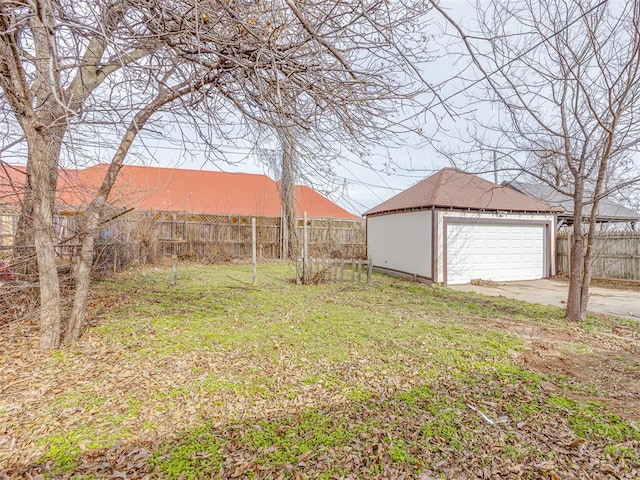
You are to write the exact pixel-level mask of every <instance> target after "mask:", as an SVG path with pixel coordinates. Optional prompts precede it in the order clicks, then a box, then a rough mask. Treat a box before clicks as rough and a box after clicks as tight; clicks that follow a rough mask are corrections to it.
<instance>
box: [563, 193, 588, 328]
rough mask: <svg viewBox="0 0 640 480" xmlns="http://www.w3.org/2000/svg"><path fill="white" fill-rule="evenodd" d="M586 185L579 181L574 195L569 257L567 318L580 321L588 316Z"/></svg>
mask: <svg viewBox="0 0 640 480" xmlns="http://www.w3.org/2000/svg"><path fill="white" fill-rule="evenodd" d="M583 193H584V186H583V185H582V184H579V183H577V184H576V187H575V193H574V197H573V243H572V245H571V256H570V257H569V294H568V296H567V312H566V318H567V320H570V321H574V322H579V321H582V320H584V319H585V318H586V313H585V310H584V309H583V297H582V287H583V279H584V234H583V232H582V201H583Z"/></svg>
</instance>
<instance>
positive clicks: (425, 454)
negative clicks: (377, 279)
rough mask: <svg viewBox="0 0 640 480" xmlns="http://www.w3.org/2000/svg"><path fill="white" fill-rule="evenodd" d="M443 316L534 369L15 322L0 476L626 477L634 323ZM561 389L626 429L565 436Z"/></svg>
mask: <svg viewBox="0 0 640 480" xmlns="http://www.w3.org/2000/svg"><path fill="white" fill-rule="evenodd" d="M311 288H315V287H311ZM372 288H375V287H372ZM356 296H357V293H356ZM123 301H125V302H132V304H133V303H134V302H135V299H134V298H132V297H127V296H122V295H121V296H120V297H119V298H118V302H120V303H121V302H123ZM93 302H94V305H93V311H94V312H96V311H100V312H104V311H106V310H108V309H109V308H111V307H112V306H113V304H111V302H112V299H111V298H110V297H109V296H108V295H104V296H100V297H94V300H93ZM104 318H107V320H104ZM94 319H95V318H94ZM434 320H437V321H444V319H434ZM95 321H96V323H98V324H100V323H101V322H103V321H109V322H112V321H115V320H113V319H109V318H108V315H106V316H104V315H103V316H101V317H100V319H98V320H95ZM119 321H122V320H119ZM244 321H245V322H248V321H250V320H247V319H245V320H244ZM432 321H433V320H432ZM455 322H456V324H459V325H461V326H462V327H463V328H466V327H467V326H468V327H473V328H477V327H478V326H479V325H480V328H481V329H496V330H508V331H509V332H511V333H512V334H514V335H516V336H518V338H520V339H521V340H522V342H523V345H524V349H522V350H519V351H515V352H511V354H512V358H511V362H512V364H513V365H514V366H515V367H516V368H517V369H521V371H523V372H527V371H530V372H532V374H533V375H537V376H538V377H532V378H528V377H527V375H525V374H522V373H516V374H513V375H512V374H510V373H507V374H505V373H504V372H503V371H502V368H503V366H502V364H501V363H500V364H496V365H497V366H494V365H492V364H491V363H490V362H486V363H483V364H482V365H480V366H478V367H473V368H471V367H469V368H467V367H463V368H462V369H460V368H459V367H455V368H454V367H452V366H447V365H443V364H440V363H438V362H437V361H436V360H433V361H432V360H430V358H431V356H430V355H431V354H430V352H428V350H429V349H428V342H427V343H426V346H425V345H423V344H421V343H414V344H411V345H408V348H406V349H403V348H402V345H403V344H402V343H401V342H398V345H397V346H398V347H399V348H397V349H395V348H393V339H392V338H386V339H385V338H376V339H372V343H371V344H365V347H366V346H367V345H369V346H370V347H371V351H374V350H376V349H377V348H378V345H379V343H380V342H384V341H387V342H391V343H390V345H392V347H391V348H389V349H387V350H385V352H387V353H388V354H387V355H385V356H380V355H376V354H373V353H371V352H368V351H367V350H366V348H362V345H355V344H354V345H353V348H351V353H350V355H349V356H348V357H347V358H345V359H340V360H331V359H327V358H322V357H320V358H314V357H313V355H312V354H311V352H305V351H304V350H302V349H301V348H300V346H299V345H291V344H289V343H287V341H286V340H282V341H281V342H279V343H278V342H276V343H274V344H273V345H274V348H272V349H271V350H270V352H271V353H270V354H269V355H265V357H264V358H256V355H255V353H251V352H248V351H247V350H243V349H242V348H230V347H229V346H220V345H215V344H214V345H211V348H208V349H206V350H203V349H194V350H193V351H179V352H176V351H174V352H171V354H170V355H159V356H154V355H142V354H140V351H139V347H138V346H136V344H135V342H132V343H125V342H120V341H110V340H109V338H105V336H104V334H103V333H101V332H99V331H98V330H95V329H90V330H89V331H88V332H87V334H85V336H84V337H83V339H82V340H81V341H80V342H79V343H78V344H77V345H74V346H73V347H70V348H65V349H62V350H60V351H59V352H41V351H38V350H37V337H36V335H37V331H36V330H37V329H36V327H35V325H34V324H33V323H30V322H28V321H21V322H13V323H11V324H9V325H7V326H5V328H4V329H3V330H2V332H1V334H0V348H1V349H2V350H1V351H2V352H3V353H2V356H1V357H0V378H1V379H2V382H1V383H0V478H9V479H18V478H33V479H39V478H61V479H62V478H75V477H89V478H123V479H137V478H140V479H141V478H185V479H186V478H202V477H205V478H264V479H267V478H274V479H275V478H291V479H298V478H300V479H302V478H319V477H324V478H380V479H382V478H389V479H391V478H398V479H401V478H420V479H431V478H452V479H453V478H461V479H463V478H469V479H474V478H496V479H503V478H513V479H515V478H531V479H533V478H543V479H559V478H562V479H571V478H576V479H578V478H580V479H605V478H624V479H627V478H629V479H632V478H640V464H639V459H638V452H640V433H638V429H637V424H636V423H635V421H636V420H637V418H638V417H637V413H638V411H637V408H638V402H637V399H638V396H637V392H638V390H637V388H638V385H639V373H638V369H637V365H640V363H638V362H639V358H638V350H637V348H638V347H637V345H638V344H637V335H638V334H637V331H636V330H633V329H632V330H627V329H618V333H616V332H613V333H612V332H605V333H603V332H596V333H594V332H587V331H584V330H580V329H576V328H574V326H571V325H568V326H553V327H549V326H539V325H536V324H534V323H531V322H524V321H521V320H514V319H510V318H492V319H490V320H489V321H487V320H486V319H478V318H474V317H464V316H461V317H460V318H456V319H455ZM374 340H375V341H376V342H378V343H377V344H376V343H375V342H374ZM634 342H635V343H634ZM576 345H577V346H579V347H580V348H577V347H575V346H576ZM584 345H587V346H590V348H591V349H592V350H593V351H589V352H586V347H584ZM275 347H277V348H275ZM451 348H452V349H453V348H456V346H455V345H454V344H451ZM420 349H422V350H420ZM581 349H582V350H585V352H584V353H583V352H582V351H581ZM474 361H475V360H474V359H473V358H471V359H469V365H473V362H474ZM432 367H433V368H432ZM514 371H516V372H520V370H514ZM540 379H542V380H541V381H539V380H540ZM560 395H562V398H564V397H566V398H567V399H573V400H576V401H580V402H591V401H594V400H597V401H599V402H601V403H602V404H603V405H605V406H606V410H605V409H599V407H598V408H595V407H594V410H593V411H594V412H595V413H594V415H600V412H604V413H602V415H603V416H606V415H609V413H607V412H609V411H613V412H615V413H617V414H618V415H619V416H620V417H622V418H621V419H620V422H623V423H624V425H625V428H626V427H628V428H626V429H624V430H620V431H623V432H625V433H624V434H619V433H618V431H610V430H607V429H604V430H603V431H601V432H596V433H593V434H589V435H587V436H579V435H577V434H576V430H577V428H576V425H575V424H574V423H575V418H574V417H576V416H577V414H576V412H575V411H574V410H572V408H573V405H574V404H571V403H568V404H566V405H565V404H563V403H561V402H560V401H557V402H556V404H557V405H556V404H553V405H554V406H550V405H551V403H550V402H551V400H554V399H555V398H556V397H558V396H560ZM634 397H635V401H636V402H635V407H634V405H633V400H634ZM590 412H591V411H590ZM590 418H591V417H590ZM592 419H594V420H595V421H598V418H597V416H596V417H593V418H592ZM603 421H604V419H603ZM572 422H574V423H572ZM606 425H609V424H606ZM603 428H604V427H603ZM607 428H609V427H607ZM634 431H635V434H634V433H633V432H634ZM193 432H196V433H197V435H195V437H194V433H193ZM603 432H604V433H603ZM194 438H195V440H194ZM181 452H191V453H188V454H185V455H186V456H184V458H183V460H182V462H183V463H182V464H181V466H180V464H177V465H178V467H177V470H176V469H173V470H172V469H171V468H169V467H167V465H173V464H175V461H176V459H179V458H182V457H180V455H181ZM65 454H68V455H67V457H65ZM61 458H62V459H63V460H64V459H65V458H66V463H65V461H61ZM171 462H174V463H173V464H172V463H171ZM202 466H204V467H202Z"/></svg>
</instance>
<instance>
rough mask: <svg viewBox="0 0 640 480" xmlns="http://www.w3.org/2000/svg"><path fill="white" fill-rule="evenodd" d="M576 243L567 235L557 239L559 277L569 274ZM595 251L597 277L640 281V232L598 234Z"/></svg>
mask: <svg viewBox="0 0 640 480" xmlns="http://www.w3.org/2000/svg"><path fill="white" fill-rule="evenodd" d="M572 240H573V238H572V235H571V234H566V233H565V234H564V235H562V234H561V235H559V236H558V238H557V244H556V245H557V250H556V252H557V270H558V273H559V274H569V258H570V255H571V241H572ZM585 240H586V239H585ZM593 248H594V250H593V263H592V269H593V277H596V278H610V279H618V280H632V281H640V232H603V233H598V234H596V237H595V241H594V245H593Z"/></svg>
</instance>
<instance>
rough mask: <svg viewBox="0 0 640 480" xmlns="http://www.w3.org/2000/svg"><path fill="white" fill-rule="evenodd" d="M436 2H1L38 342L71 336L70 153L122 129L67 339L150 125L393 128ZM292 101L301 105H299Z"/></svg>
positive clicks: (2, 66) (368, 131)
mask: <svg viewBox="0 0 640 480" xmlns="http://www.w3.org/2000/svg"><path fill="white" fill-rule="evenodd" d="M426 14H427V7H426V6H425V4H424V3H423V2H420V1H417V0H409V1H406V0H403V1H401V2H393V3H389V2H386V1H385V0H360V1H357V2H352V1H349V2H347V1H329V0H320V1H317V2H294V1H293V0H263V1H243V0H231V1H220V0H92V1H88V0H86V1H77V0H38V1H35V2H34V1H31V0H8V1H7V0H6V1H3V2H1V3H0V59H1V61H0V88H1V89H2V92H3V96H2V102H3V103H2V108H3V113H4V114H5V115H6V116H8V117H11V119H12V120H13V121H15V123H16V124H18V125H19V128H20V130H21V132H22V134H23V135H24V138H25V143H26V146H27V150H28V159H27V184H26V190H25V192H24V198H23V207H22V215H21V220H20V232H19V235H18V239H17V242H18V243H23V244H24V243H26V244H28V243H30V241H31V239H30V237H31V233H30V232H33V240H34V243H35V249H36V258H37V264H38V274H39V279H40V285H41V290H40V292H41V305H42V306H41V313H40V322H41V338H40V345H41V346H42V347H55V346H57V345H58V344H59V342H60V335H61V319H62V317H61V315H62V311H61V306H60V305H61V304H60V298H61V297H60V288H59V284H58V277H57V271H56V261H55V252H54V243H53V238H54V235H53V230H54V228H53V227H54V226H53V223H52V211H53V205H54V201H55V191H56V180H57V174H58V168H59V166H60V161H61V158H63V157H64V155H70V154H71V155H73V153H74V152H75V151H76V150H77V149H74V145H75V142H78V141H79V138H81V137H84V138H87V137H89V138H104V137H109V138H116V139H118V141H117V142H116V145H114V146H113V148H108V149H107V150H109V151H110V152H111V153H110V162H109V168H108V171H107V174H106V176H105V177H104V179H103V181H102V184H101V186H100V188H99V191H98V192H96V193H95V197H94V199H93V200H92V202H91V203H90V205H89V206H88V208H87V210H86V212H85V214H84V217H83V218H84V221H83V224H82V228H81V230H80V231H79V232H78V238H79V239H80V242H81V245H82V246H81V254H80V262H79V263H78V264H77V266H76V268H75V270H74V278H75V284H76V290H75V293H74V300H73V306H72V308H71V312H70V315H69V320H68V323H67V327H66V334H65V340H66V341H74V340H75V339H77V338H78V337H79V335H80V334H81V332H82V328H83V324H84V316H85V310H86V304H87V295H88V290H89V282H90V271H91V265H92V262H93V247H94V237H95V235H96V232H97V229H98V227H99V225H100V221H101V218H102V216H103V214H104V212H105V208H106V206H107V204H108V202H109V199H110V194H111V190H112V187H113V185H114V183H115V181H116V179H117V175H118V171H119V170H120V168H121V167H122V165H123V163H124V161H125V159H126V158H127V155H128V153H129V152H130V149H131V147H132V145H133V144H134V142H136V139H137V138H138V136H139V134H140V132H141V131H143V130H144V129H147V128H148V127H149V122H151V121H153V120H154V119H159V118H164V119H166V118H168V116H169V117H171V118H174V119H175V121H190V122H193V123H195V124H197V125H200V124H201V123H202V122H207V123H208V124H209V125H210V126H211V127H210V128H213V129H214V130H215V131H216V132H217V133H219V134H220V135H221V136H225V135H227V134H228V129H227V126H228V125H230V124H233V125H235V128H236V132H246V131H247V129H250V128H252V126H255V125H257V124H263V125H268V126H270V127H272V128H275V129H276V130H277V129H278V128H281V127H291V126H294V127H295V128H297V129H300V130H302V131H305V132H311V133H312V135H314V136H316V137H317V138H320V137H323V136H324V139H325V141H340V140H341V139H344V138H345V137H352V138H356V137H358V138H361V139H366V140H363V141H370V140H371V139H374V138H379V137H380V135H381V133H380V132H383V131H384V128H385V126H387V127H388V126H390V125H393V118H392V117H393V113H394V112H395V111H396V109H397V108H400V107H402V104H403V102H410V101H411V99H412V98H413V96H414V94H415V93H416V92H417V91H418V86H419V82H416V79H415V78H414V77H413V74H414V73H415V72H416V71H417V69H416V67H417V65H418V63H419V62H420V61H421V58H420V55H421V52H422V46H421V42H422V40H421V36H420V33H419V28H418V27H419V26H420V25H421V24H422V23H424V22H423V19H424V16H425V15H426ZM288 99H296V101H297V102H299V104H298V105H296V108H290V106H288V105H287V104H286V102H287V101H288ZM204 130H206V129H204ZM146 131H148V130H146ZM198 131H202V130H200V129H198ZM241 134H242V133H238V135H241ZM205 140H206V139H205ZM65 144H66V145H67V146H66V147H64V146H65ZM5 146H6V144H5V145H2V147H5ZM63 147H64V148H63Z"/></svg>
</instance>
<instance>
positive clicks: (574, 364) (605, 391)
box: [492, 320, 640, 421]
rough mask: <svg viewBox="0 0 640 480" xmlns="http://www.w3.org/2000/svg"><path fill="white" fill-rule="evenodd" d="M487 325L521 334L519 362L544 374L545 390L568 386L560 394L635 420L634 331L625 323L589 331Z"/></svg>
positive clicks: (637, 368)
mask: <svg viewBox="0 0 640 480" xmlns="http://www.w3.org/2000/svg"><path fill="white" fill-rule="evenodd" d="M492 323H493V325H494V326H496V327H498V328H504V329H507V330H509V331H511V332H513V333H515V334H517V335H518V336H520V337H522V338H523V340H524V345H525V350H524V352H522V353H520V354H519V355H518V356H519V361H521V362H522V363H523V364H524V365H525V366H526V367H527V368H530V369H531V370H533V371H536V372H539V373H542V374H545V375H548V376H549V381H548V382H546V383H545V389H546V390H548V391H551V392H553V391H555V390H557V391H560V390H561V389H563V388H562V387H566V386H569V387H570V388H569V390H568V391H565V394H566V395H567V396H569V397H572V398H574V399H575V400H581V401H583V400H584V401H599V402H602V403H605V404H607V405H608V406H609V407H610V408H611V409H612V410H613V411H614V412H615V413H616V414H618V415H619V416H620V417H622V418H625V419H628V420H632V421H640V402H639V401H638V399H640V340H639V338H638V336H639V335H638V332H635V331H633V330H631V329H629V328H626V327H614V328H613V332H612V333H605V332H602V333H590V332H586V331H583V330H579V329H577V328H576V329H574V330H568V329H563V328H556V327H546V326H539V325H535V324H531V323H526V324H525V323H519V322H516V321H509V320H494V321H493V322H492ZM565 390H566V389H565Z"/></svg>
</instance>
